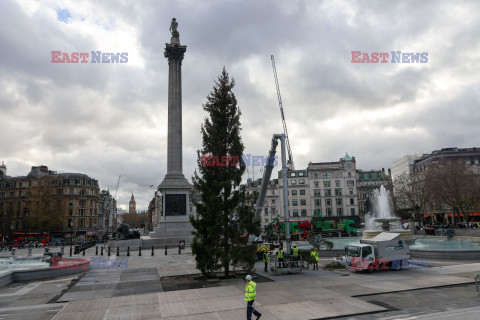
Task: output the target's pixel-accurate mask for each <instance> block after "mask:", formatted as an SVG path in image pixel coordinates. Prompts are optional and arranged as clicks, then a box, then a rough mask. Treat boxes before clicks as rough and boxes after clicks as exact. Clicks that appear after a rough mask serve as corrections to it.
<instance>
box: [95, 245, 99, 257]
mask: <svg viewBox="0 0 480 320" xmlns="http://www.w3.org/2000/svg"><path fill="white" fill-rule="evenodd" d="M95 255H96V256H98V246H95Z"/></svg>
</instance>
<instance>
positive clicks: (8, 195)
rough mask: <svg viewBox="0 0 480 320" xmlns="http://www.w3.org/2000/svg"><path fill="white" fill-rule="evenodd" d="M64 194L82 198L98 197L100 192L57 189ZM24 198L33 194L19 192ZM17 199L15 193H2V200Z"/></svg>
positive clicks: (59, 193) (0, 196) (0, 195)
mask: <svg viewBox="0 0 480 320" xmlns="http://www.w3.org/2000/svg"><path fill="white" fill-rule="evenodd" d="M49 194H50V193H49V191H47V192H46V193H45V195H49ZM62 194H68V195H76V194H78V195H81V196H97V195H98V190H95V189H74V188H69V189H67V188H66V189H57V195H62ZM24 196H32V193H31V192H29V191H26V190H18V191H17V197H24ZM14 197H15V191H10V192H0V199H4V198H14Z"/></svg>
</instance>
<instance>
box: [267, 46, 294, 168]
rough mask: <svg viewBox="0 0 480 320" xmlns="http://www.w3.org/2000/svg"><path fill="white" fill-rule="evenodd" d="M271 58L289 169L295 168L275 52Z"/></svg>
mask: <svg viewBox="0 0 480 320" xmlns="http://www.w3.org/2000/svg"><path fill="white" fill-rule="evenodd" d="M270 59H271V60H272V68H273V77H274V78H275V86H276V88H277V98H278V106H279V107H280V115H281V116H282V123H283V133H284V134H285V143H286V145H287V152H288V168H289V170H295V167H294V165H293V155H292V149H291V148H290V139H289V138H288V130H287V123H286V122H285V114H284V112H283V104H282V95H281V94H280V85H279V84H278V76H277V68H276V67H275V57H274V56H273V54H272V55H271V56H270Z"/></svg>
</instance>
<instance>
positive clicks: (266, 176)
mask: <svg viewBox="0 0 480 320" xmlns="http://www.w3.org/2000/svg"><path fill="white" fill-rule="evenodd" d="M279 140H280V143H281V152H282V178H283V207H284V211H285V235H286V239H287V248H288V251H287V252H290V249H291V247H290V246H291V242H290V227H289V226H290V211H289V209H288V185H287V169H288V167H287V155H286V150H285V149H286V143H285V141H286V137H285V134H274V135H273V138H272V147H271V148H270V152H269V154H268V160H267V163H266V164H265V170H264V171H263V178H262V184H261V186H260V195H259V197H258V200H257V204H256V206H255V218H256V219H257V220H259V219H260V217H261V213H262V211H263V207H264V203H265V196H266V194H267V189H268V184H269V182H270V177H271V175H272V170H273V167H274V166H275V153H276V150H277V146H278V141H279Z"/></svg>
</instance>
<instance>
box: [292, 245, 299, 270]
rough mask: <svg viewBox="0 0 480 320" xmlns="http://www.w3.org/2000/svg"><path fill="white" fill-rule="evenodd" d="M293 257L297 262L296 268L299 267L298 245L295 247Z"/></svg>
mask: <svg viewBox="0 0 480 320" xmlns="http://www.w3.org/2000/svg"><path fill="white" fill-rule="evenodd" d="M292 256H293V261H295V263H294V267H298V263H297V261H298V249H297V246H296V245H293V249H292Z"/></svg>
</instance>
